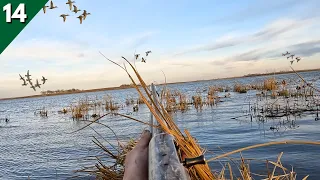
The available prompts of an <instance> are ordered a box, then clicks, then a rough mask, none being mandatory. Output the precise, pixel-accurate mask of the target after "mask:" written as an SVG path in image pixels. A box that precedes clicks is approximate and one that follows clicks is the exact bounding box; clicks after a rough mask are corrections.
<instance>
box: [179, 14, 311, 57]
mask: <svg viewBox="0 0 320 180" xmlns="http://www.w3.org/2000/svg"><path fill="white" fill-rule="evenodd" d="M314 22H315V21H313V19H300V20H291V19H279V20H276V21H274V22H272V23H270V24H268V25H267V26H265V27H264V28H262V29H260V30H258V31H256V32H254V33H252V34H249V35H246V36H239V37H232V38H228V39H225V40H219V41H216V42H214V43H209V44H205V45H202V46H197V47H193V48H189V49H187V50H184V51H182V52H180V53H176V54H175V55H174V56H179V55H184V54H187V53H196V52H203V51H215V50H218V49H224V48H230V47H234V46H239V45H243V44H249V43H265V42H268V41H271V40H273V39H275V38H277V37H279V36H280V35H283V34H286V33H288V32H290V31H298V30H299V28H302V27H304V28H306V27H307V26H310V25H313V23H314Z"/></svg>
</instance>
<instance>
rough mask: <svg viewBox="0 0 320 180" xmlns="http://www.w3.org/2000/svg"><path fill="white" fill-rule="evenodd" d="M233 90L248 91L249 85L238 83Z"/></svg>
mask: <svg viewBox="0 0 320 180" xmlns="http://www.w3.org/2000/svg"><path fill="white" fill-rule="evenodd" d="M233 91H234V92H238V93H247V87H246V86H245V85H242V84H240V83H236V84H235V85H234V87H233Z"/></svg>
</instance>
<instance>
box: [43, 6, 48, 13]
mask: <svg viewBox="0 0 320 180" xmlns="http://www.w3.org/2000/svg"><path fill="white" fill-rule="evenodd" d="M47 7H49V6H43V7H42V10H43V13H44V14H45V13H46V10H47Z"/></svg>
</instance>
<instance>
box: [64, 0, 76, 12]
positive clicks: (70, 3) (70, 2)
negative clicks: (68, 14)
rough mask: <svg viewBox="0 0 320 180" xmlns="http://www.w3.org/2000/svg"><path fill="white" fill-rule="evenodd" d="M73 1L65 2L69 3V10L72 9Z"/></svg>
mask: <svg viewBox="0 0 320 180" xmlns="http://www.w3.org/2000/svg"><path fill="white" fill-rule="evenodd" d="M73 3H75V1H71V0H68V2H67V3H66V4H69V7H70V10H72V5H73Z"/></svg>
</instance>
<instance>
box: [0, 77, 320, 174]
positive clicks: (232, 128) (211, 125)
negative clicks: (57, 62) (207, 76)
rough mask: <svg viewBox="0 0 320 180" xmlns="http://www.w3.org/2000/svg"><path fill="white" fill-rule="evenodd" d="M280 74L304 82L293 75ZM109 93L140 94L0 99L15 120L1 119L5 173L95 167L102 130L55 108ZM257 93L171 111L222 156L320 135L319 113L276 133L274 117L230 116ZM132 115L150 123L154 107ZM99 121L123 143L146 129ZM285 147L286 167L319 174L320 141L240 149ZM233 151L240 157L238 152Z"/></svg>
mask: <svg viewBox="0 0 320 180" xmlns="http://www.w3.org/2000/svg"><path fill="white" fill-rule="evenodd" d="M301 74H302V75H303V76H304V77H305V78H306V79H307V80H311V79H314V78H317V79H319V77H320V72H319V71H318V72H308V73H301ZM276 77H277V78H280V79H281V78H285V79H288V78H290V79H295V80H299V79H298V77H297V76H296V75H295V74H286V75H277V76H276ZM265 78H266V77H263V76H261V77H249V78H240V79H228V80H217V81H204V82H192V83H183V84H173V85H169V87H170V88H173V89H179V90H180V91H182V92H184V93H186V94H190V95H191V94H195V90H196V89H197V87H201V88H203V87H208V86H210V85H227V84H229V85H230V86H232V84H233V83H234V82H240V83H252V82H259V81H261V80H262V79H265ZM314 85H315V86H316V87H318V88H319V87H320V81H319V80H317V81H316V82H314ZM106 94H110V95H112V96H113V98H114V99H115V100H116V101H118V102H119V103H123V102H124V100H125V98H126V97H127V96H130V97H137V93H136V92H135V90H134V89H126V90H117V91H106V92H95V93H86V94H73V95H61V96H51V97H43V98H30V99H18V100H7V101H0V118H2V119H3V118H5V117H9V118H10V121H9V122H8V123H6V122H4V121H3V120H2V121H1V122H0V134H1V139H0V179H27V178H28V176H29V177H30V179H67V178H70V177H72V176H74V175H76V174H74V173H73V170H77V169H80V168H82V167H84V166H88V165H94V163H95V162H96V161H95V160H90V158H89V157H92V156H95V155H98V154H99V153H100V152H101V151H100V150H99V149H98V148H97V147H96V146H95V145H94V144H93V142H92V139H93V138H92V136H98V135H97V134H96V133H95V132H94V131H93V130H92V129H90V128H86V129H83V130H81V131H79V132H76V133H73V134H70V132H72V131H75V130H77V129H79V128H81V127H83V126H84V125H85V124H86V123H85V122H78V121H73V120H72V119H70V117H69V116H68V115H63V114H58V110H61V109H62V108H63V107H67V106H69V105H70V103H71V102H75V101H77V100H79V99H80V98H84V97H85V96H87V97H89V98H96V96H97V97H98V98H99V99H102V97H103V96H105V95H106ZM254 95H255V92H250V91H249V92H248V94H238V93H233V92H231V98H228V99H223V101H224V102H221V103H219V104H218V106H217V107H213V108H209V107H206V108H204V109H203V110H202V112H197V111H196V110H195V109H194V108H193V107H190V109H189V110H188V111H186V112H184V113H181V112H177V113H175V114H174V115H173V117H174V119H175V120H176V122H177V124H178V126H179V127H180V128H182V129H188V130H189V131H190V132H191V134H192V135H193V136H194V137H195V138H196V139H198V140H199V143H200V145H201V146H202V147H205V148H207V149H208V150H209V151H210V153H209V152H207V153H206V158H207V159H208V158H210V157H213V156H214V155H213V154H211V152H213V153H215V155H217V154H221V153H222V150H223V151H225V152H228V151H231V150H235V149H238V148H241V147H245V146H249V145H253V144H257V143H264V142H269V141H280V140H313V141H317V140H319V137H320V131H319V127H320V124H319V123H320V121H315V120H314V119H315V115H314V114H313V115H308V116H302V117H301V118H299V119H297V123H296V126H297V128H292V129H290V128H287V129H281V130H279V131H278V132H274V131H272V130H270V126H273V125H274V124H275V123H276V122H275V121H272V120H269V121H267V122H266V123H264V124H262V123H260V124H259V123H257V122H256V121H255V120H253V121H252V122H251V120H250V118H249V117H243V118H240V119H237V120H236V119H232V117H237V116H241V115H243V112H244V110H246V108H247V107H246V106H247V105H245V104H246V102H248V100H250V98H253V96H254ZM253 99H254V98H253ZM43 106H44V107H46V108H47V109H48V111H49V112H48V116H49V117H48V118H41V117H39V116H35V115H34V111H36V110H37V109H40V108H42V107H43ZM131 111H132V107H130V106H129V107H124V108H123V109H121V110H120V112H122V113H127V112H131ZM132 116H133V117H136V118H138V119H140V120H143V121H146V122H147V121H149V118H150V112H149V111H148V109H147V108H146V106H145V105H140V109H139V112H134V113H133V114H132ZM100 122H102V123H105V124H107V125H108V126H110V127H111V128H112V129H113V130H114V131H115V132H116V134H117V135H118V137H119V138H120V139H121V140H124V141H125V140H128V138H130V137H138V136H139V134H140V133H141V132H142V130H143V129H144V128H147V126H145V125H141V124H139V123H137V122H134V121H131V120H128V119H125V118H121V117H118V116H113V117H110V116H109V117H106V118H103V119H102V120H100ZM92 127H93V128H94V129H95V130H96V131H98V132H99V133H100V134H101V135H102V136H103V137H104V138H106V139H108V140H110V141H111V142H115V137H114V135H113V134H112V132H111V131H110V130H108V129H107V128H105V127H103V126H99V125H93V126H92ZM218 146H219V147H220V148H221V149H222V150H220V149H219V148H218ZM280 152H284V155H283V157H282V162H283V164H284V166H286V167H288V168H291V166H293V167H294V169H295V171H296V172H297V173H298V177H299V178H300V179H301V177H303V176H305V175H307V174H310V177H309V179H320V171H319V169H320V164H319V158H320V155H319V152H320V147H317V146H308V145H303V146H302V145H278V146H271V147H265V148H258V149H253V150H249V151H245V152H243V153H242V155H243V156H244V157H246V158H258V159H262V160H265V159H270V160H273V161H276V158H277V156H278V154H279V153H280ZM232 157H235V158H239V157H240V156H239V154H237V155H235V156H232ZM91 159H92V158H91ZM223 162H224V159H222V160H221V161H220V162H218V161H215V162H213V163H210V166H211V167H212V169H213V170H221V164H220V163H223ZM251 170H252V171H253V172H256V173H263V174H266V167H265V163H264V162H255V161H253V162H252V163H251ZM87 179H88V178H87Z"/></svg>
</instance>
